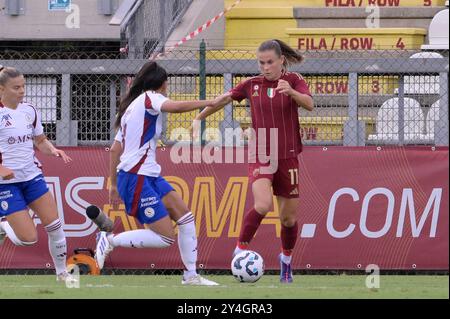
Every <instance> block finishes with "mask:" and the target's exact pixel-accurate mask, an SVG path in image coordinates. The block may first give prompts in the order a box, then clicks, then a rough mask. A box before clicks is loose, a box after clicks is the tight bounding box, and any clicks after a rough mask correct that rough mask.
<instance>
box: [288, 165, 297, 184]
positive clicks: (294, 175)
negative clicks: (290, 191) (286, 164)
mask: <svg viewBox="0 0 450 319" xmlns="http://www.w3.org/2000/svg"><path fill="white" fill-rule="evenodd" d="M289 175H291V185H298V168H291V169H290V170H289Z"/></svg>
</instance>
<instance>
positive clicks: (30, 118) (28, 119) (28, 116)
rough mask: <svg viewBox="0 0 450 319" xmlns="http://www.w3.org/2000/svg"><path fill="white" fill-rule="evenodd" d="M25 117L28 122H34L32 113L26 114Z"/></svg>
mask: <svg viewBox="0 0 450 319" xmlns="http://www.w3.org/2000/svg"><path fill="white" fill-rule="evenodd" d="M25 119H26V120H27V122H28V123H33V117H32V116H31V115H30V114H28V113H27V114H25Z"/></svg>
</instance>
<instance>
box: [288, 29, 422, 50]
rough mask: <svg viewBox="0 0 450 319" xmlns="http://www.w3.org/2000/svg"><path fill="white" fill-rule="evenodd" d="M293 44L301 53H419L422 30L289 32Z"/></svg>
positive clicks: (296, 30)
mask: <svg viewBox="0 0 450 319" xmlns="http://www.w3.org/2000/svg"><path fill="white" fill-rule="evenodd" d="M286 33H287V34H288V35H289V44H290V45H291V46H292V47H293V48H297V49H299V50H302V51H303V50H327V51H328V50H331V51H333V50H345V51H348V50H350V51H371V50H411V49H412V50H417V49H420V47H421V45H423V44H424V43H425V36H426V34H427V30H426V29H422V28H289V29H286Z"/></svg>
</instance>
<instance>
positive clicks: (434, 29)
mask: <svg viewBox="0 0 450 319" xmlns="http://www.w3.org/2000/svg"><path fill="white" fill-rule="evenodd" d="M448 10H449V9H445V10H442V11H439V12H438V13H437V14H436V15H435V16H434V18H433V20H432V21H431V23H430V27H429V28H428V42H429V43H428V44H425V45H422V47H421V49H422V50H448V48H449V45H448V27H449V25H448V19H449V16H448Z"/></svg>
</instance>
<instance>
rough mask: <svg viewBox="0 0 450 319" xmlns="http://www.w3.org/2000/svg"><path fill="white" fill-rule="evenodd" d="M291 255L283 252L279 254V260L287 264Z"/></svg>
mask: <svg viewBox="0 0 450 319" xmlns="http://www.w3.org/2000/svg"><path fill="white" fill-rule="evenodd" d="M291 260H292V256H286V255H285V254H283V253H282V254H281V261H282V262H284V263H285V264H287V265H289V264H290V263H291Z"/></svg>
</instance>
